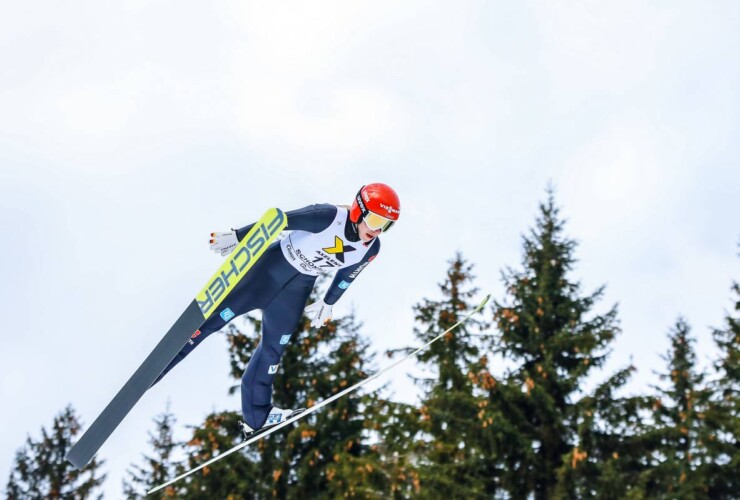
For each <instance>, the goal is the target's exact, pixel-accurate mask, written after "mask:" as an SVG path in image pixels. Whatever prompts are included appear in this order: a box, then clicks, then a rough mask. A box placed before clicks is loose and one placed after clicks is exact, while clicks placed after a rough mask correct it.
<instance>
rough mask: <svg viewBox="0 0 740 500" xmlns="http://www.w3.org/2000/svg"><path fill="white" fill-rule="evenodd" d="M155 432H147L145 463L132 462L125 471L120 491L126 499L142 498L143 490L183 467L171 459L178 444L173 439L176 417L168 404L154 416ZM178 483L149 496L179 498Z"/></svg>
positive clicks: (174, 473) (157, 483)
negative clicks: (147, 444)
mask: <svg viewBox="0 0 740 500" xmlns="http://www.w3.org/2000/svg"><path fill="white" fill-rule="evenodd" d="M154 425H155V429H156V430H155V432H154V433H153V434H152V433H150V434H149V444H150V445H151V447H152V452H153V454H152V455H144V456H143V458H144V465H143V466H142V465H132V466H131V469H129V471H128V479H127V480H124V483H123V494H124V495H125V496H126V498H129V499H131V498H143V497H144V496H146V492H147V491H149V490H150V489H152V488H154V487H155V486H158V485H160V484H162V483H164V482H167V481H169V480H170V479H172V478H173V477H175V476H177V475H179V474H181V473H182V472H183V471H184V467H183V465H182V464H181V463H179V462H177V461H175V460H174V457H173V453H176V452H177V451H178V449H179V447H180V445H181V444H180V443H177V442H175V441H174V440H173V436H172V434H173V427H174V425H175V416H174V415H173V414H172V413H171V412H170V410H169V405H168V406H167V409H166V410H165V412H164V413H162V414H161V415H159V416H157V417H156V418H155V419H154ZM179 488H181V485H178V484H174V485H172V486H169V487H167V488H165V489H163V490H161V491H158V492H156V493H153V494H151V495H149V496H148V498H154V499H159V498H178V497H179V496H180V490H179Z"/></svg>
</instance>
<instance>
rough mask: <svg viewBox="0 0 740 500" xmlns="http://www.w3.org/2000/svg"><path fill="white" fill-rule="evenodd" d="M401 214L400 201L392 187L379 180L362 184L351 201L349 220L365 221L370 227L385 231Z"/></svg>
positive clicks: (355, 221)
mask: <svg viewBox="0 0 740 500" xmlns="http://www.w3.org/2000/svg"><path fill="white" fill-rule="evenodd" d="M399 215H401V202H400V200H399V199H398V195H397V194H396V192H395V191H394V190H393V188H392V187H390V186H388V185H387V184H382V183H380V182H378V183H375V184H367V185H365V186H362V187H361V188H360V190H359V191H358V192H357V196H355V200H354V201H353V202H352V207H351V208H350V210H349V220H351V221H352V222H354V223H359V222H360V221H361V220H364V221H365V224H367V225H368V227H369V228H370V229H382V230H383V231H387V230H389V229H390V228H391V226H393V224H394V223H395V222H396V221H397V220H398V216H399Z"/></svg>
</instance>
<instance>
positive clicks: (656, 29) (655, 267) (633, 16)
mask: <svg viewBox="0 0 740 500" xmlns="http://www.w3.org/2000/svg"><path fill="white" fill-rule="evenodd" d="M571 3H572V2H571ZM563 4H564V2H532V1H520V2H513V1H462V2H461V1H457V2H439V1H432V0H406V1H404V2H393V1H382V0H380V1H379V0H374V1H372V2H369V1H354V2H322V1H314V2H289V1H285V2H251V1H229V2H222V1H215V2H192V1H181V0H178V1H174V0H168V1H152V0H146V1H143V0H134V1H127V2H82V1H79V0H70V1H67V2H50V1H29V2H4V3H3V4H2V6H0V231H1V234H2V243H3V244H2V245H0V272H1V275H2V280H1V284H0V308H1V311H2V317H3V318H4V333H3V335H2V339H3V345H2V348H0V364H1V366H2V370H0V400H2V401H3V411H2V412H0V481H1V482H2V484H3V485H4V484H5V483H6V481H7V477H8V476H7V474H8V472H9V470H10V468H11V465H12V460H13V456H14V453H15V451H16V450H17V449H18V448H20V447H21V446H22V445H23V442H24V439H25V437H26V435H27V434H28V433H30V434H31V435H32V436H34V437H35V438H37V437H38V435H39V429H40V428H41V427H42V426H46V427H48V426H49V425H50V424H51V421H52V418H53V416H54V415H55V414H56V413H57V412H58V411H60V410H61V409H62V408H63V407H64V406H65V405H67V404H69V403H71V404H72V405H73V406H74V407H75V409H76V410H77V411H78V413H79V415H80V416H81V418H82V420H83V421H84V422H85V423H86V424H90V423H91V422H92V421H93V420H94V418H95V417H96V416H97V414H98V413H99V412H100V411H101V410H102V408H103V407H104V406H105V404H107V402H108V401H109V400H110V399H111V397H112V396H113V395H114V394H115V393H116V391H117V390H118V389H119V388H120V387H121V385H122V384H123V383H124V382H125V381H126V379H127V378H128V377H129V376H130V375H131V373H132V372H133V371H134V370H135V369H136V367H138V365H139V363H141V361H142V360H143V359H144V357H145V356H146V355H147V354H148V353H149V351H150V350H151V349H152V347H153V346H154V345H155V344H156V343H157V341H158V340H159V339H160V338H161V336H162V335H163V334H164V333H165V332H166V330H167V329H168V328H169V326H170V325H171V324H172V322H173V321H174V320H175V319H176V318H177V317H178V316H179V314H180V312H181V311H182V310H183V309H184V307H185V306H186V305H187V304H188V303H189V302H190V301H191V300H192V297H193V296H194V295H195V293H196V292H197V291H198V290H199V289H200V288H201V287H202V286H203V285H204V283H205V281H206V280H207V279H208V277H209V276H210V275H211V274H212V273H213V271H215V269H216V268H217V267H218V265H219V264H220V262H221V259H220V257H218V256H216V255H215V254H212V253H210V252H209V251H208V246H207V239H208V233H209V232H211V231H214V230H223V229H228V228H230V227H236V226H242V225H245V224H247V223H250V222H252V221H254V220H255V219H256V218H257V217H258V216H259V215H260V214H261V213H262V212H263V211H264V210H265V209H266V208H267V207H271V206H277V207H280V208H283V209H285V210H289V209H293V208H298V207H302V206H305V205H307V204H310V203H315V202H329V203H349V202H351V200H352V197H353V195H354V194H355V192H356V191H357V189H358V187H359V186H360V185H362V184H364V183H368V182H374V181H382V182H386V183H388V184H390V185H392V186H394V187H395V188H396V190H397V191H398V193H399V195H400V197H401V200H402V213H401V218H400V223H399V224H398V225H397V226H396V227H395V228H394V229H393V231H392V232H390V233H388V234H387V235H386V236H384V237H383V251H382V252H381V255H380V257H379V258H378V259H377V260H375V261H374V262H373V264H372V266H370V268H368V269H367V270H366V271H365V272H364V273H363V274H362V276H361V277H360V278H359V279H358V280H357V281H356V282H355V284H353V286H352V287H351V289H350V290H348V292H347V293H346V294H345V297H344V298H343V299H342V300H341V301H340V303H339V305H338V306H337V307H336V311H337V313H338V314H342V313H346V312H348V311H349V310H350V308H351V307H353V306H354V307H355V309H356V312H357V314H358V316H359V318H360V319H361V320H363V321H364V322H365V327H364V330H363V333H364V334H365V335H367V336H368V337H369V338H370V339H371V340H372V344H373V346H374V347H375V348H376V349H377V350H378V351H382V350H383V349H386V348H390V347H399V346H405V345H409V344H411V343H412V342H413V337H412V328H413V314H412V309H411V308H412V306H413V305H414V304H415V303H417V302H418V301H420V300H421V299H422V298H437V297H439V294H438V289H437V283H438V282H440V281H441V279H442V278H443V274H444V272H445V269H446V267H447V261H448V260H449V259H451V258H452V257H453V255H454V253H455V252H456V251H457V250H461V251H462V252H463V253H464V255H465V256H466V257H467V258H468V259H470V261H471V262H472V263H474V264H475V266H476V268H475V271H476V274H477V276H478V280H477V285H478V286H479V287H480V288H481V295H482V294H483V292H484V291H491V292H493V293H494V297H496V298H498V299H501V298H502V297H503V296H502V287H501V283H500V278H499V276H500V270H501V269H502V268H504V267H506V266H515V267H516V266H518V265H519V259H520V254H521V235H522V234H523V233H525V232H526V231H527V229H528V228H529V227H530V226H531V225H532V223H533V222H534V217H535V216H536V214H537V204H538V202H539V201H541V200H543V199H544V197H545V188H546V186H547V184H548V182H549V181H551V182H552V183H553V184H554V185H555V187H556V190H557V195H556V196H557V198H556V199H557V202H558V204H559V205H561V206H562V214H563V216H564V217H565V218H567V219H568V224H567V226H566V231H567V234H568V235H569V236H571V237H573V238H575V239H577V240H578V241H579V242H580V246H579V247H578V250H577V253H576V257H577V258H578V259H579V263H578V267H577V269H576V270H575V272H574V274H573V278H574V279H578V280H581V282H582V284H583V287H584V292H588V291H590V290H593V289H594V288H596V287H598V286H600V285H602V284H606V285H607V289H606V295H605V299H604V301H603V302H602V303H601V304H600V305H599V310H600V311H604V310H606V309H607V308H608V307H609V306H611V305H612V304H614V303H619V308H620V315H619V316H620V319H621V324H622V328H623V333H622V334H621V336H620V337H619V338H618V339H617V341H616V342H615V345H614V353H613V355H612V357H611V361H610V365H609V367H610V369H611V368H616V367H619V366H623V365H625V364H626V363H628V362H629V360H630V358H631V357H632V359H633V360H634V362H635V364H636V365H637V367H638V369H639V372H638V373H637V374H636V376H635V382H634V383H633V387H634V388H635V389H636V390H637V389H639V388H645V387H646V386H647V385H648V384H650V383H654V382H655V381H656V379H655V377H654V376H653V374H652V371H651V370H653V369H658V368H660V367H661V366H662V361H661V360H660V357H659V356H660V354H661V353H663V352H665V350H666V349H667V347H668V344H667V340H666V332H667V331H668V329H669V328H670V327H671V325H672V324H673V323H674V322H675V320H676V318H677V317H678V316H679V315H683V316H685V317H686V319H687V320H688V321H689V322H690V324H691V325H692V326H693V327H694V330H693V331H694V334H695V335H696V336H697V337H698V339H699V340H698V350H699V354H700V359H701V361H702V362H705V361H706V360H707V359H708V357H709V356H710V355H711V353H712V349H713V348H712V343H711V338H710V334H709V332H710V327H711V326H719V325H720V324H721V323H722V319H723V316H724V314H725V312H726V311H727V310H728V309H729V308H730V307H731V305H732V302H731V295H730V290H729V289H730V285H731V283H732V281H733V280H737V279H740V272H739V271H740V266H739V263H740V262H739V260H740V259H738V257H737V253H738V246H737V245H738V241H740V222H738V220H739V218H738V213H740V188H739V187H738V186H740V168H739V167H738V164H739V162H738V158H740V141H739V140H738V138H739V137H740V98H739V97H738V90H737V89H739V88H740V60H739V59H740V56H739V55H738V54H740V32H739V31H738V29H737V27H738V26H740V4H738V3H737V2H733V1H725V2H722V1H718V2H686V1H670V2H668V1H652V2H647V1H644V0H641V1H621V2H610V3H609V4H608V5H606V4H605V2H578V6H566V7H564V6H562V5H563ZM486 314H487V316H488V317H489V318H490V310H488V311H487V312H486ZM380 362H381V363H383V362H385V361H384V360H382V359H381V360H380ZM405 370H406V368H405V367H401V368H399V371H398V372H397V373H396V374H395V375H394V376H393V377H392V378H394V379H395V382H394V384H393V386H392V387H393V389H394V390H395V391H396V394H414V392H413V390H412V389H411V388H408V387H407V385H408V381H407V379H406V377H405V376H404V373H403V372H404V371H405ZM228 383H229V380H228V357H227V354H226V344H225V341H224V338H223V336H213V337H211V338H209V339H208V341H207V342H205V343H204V344H203V345H202V346H201V347H200V348H199V349H198V350H197V351H196V352H195V354H193V355H192V356H190V357H189V358H188V360H187V361H186V362H185V363H183V364H182V365H181V366H179V367H178V369H176V370H175V371H173V372H172V374H170V376H168V378H167V379H166V380H165V381H164V382H163V383H162V384H159V385H158V386H157V387H156V388H155V389H154V390H153V391H151V392H150V393H147V394H146V395H145V396H144V398H143V399H142V401H141V402H140V403H139V404H138V405H137V407H136V408H135V409H134V410H133V411H132V412H131V414H130V415H129V417H128V418H127V419H126V421H125V422H124V423H123V424H122V425H121V426H120V427H119V429H118V430H117V432H116V433H115V434H114V435H113V436H112V437H111V439H110V440H109V441H108V442H107V443H106V444H105V446H104V447H103V449H102V451H101V453H100V456H101V457H102V458H104V459H106V460H107V465H106V470H107V472H108V474H109V479H108V481H107V486H106V492H107V493H108V496H109V497H111V498H115V497H116V496H117V495H119V494H120V491H121V488H120V481H121V478H122V477H123V476H124V471H125V469H126V467H127V466H128V464H130V463H132V462H134V461H137V460H139V458H140V455H141V453H143V452H145V451H147V446H146V441H147V432H148V431H150V430H151V429H152V424H151V419H152V418H153V417H154V416H156V415H157V414H158V413H160V412H161V411H162V410H164V408H165V404H166V401H167V400H168V399H170V400H171V408H172V410H173V411H174V413H175V414H176V416H177V418H178V423H179V424H181V425H182V426H184V425H186V424H187V425H194V424H197V423H198V422H201V421H202V419H203V417H204V416H205V415H206V414H207V413H208V412H210V411H212V410H214V409H216V410H221V409H226V408H230V409H233V410H237V409H238V408H239V401H238V399H237V398H236V397H227V396H226V390H227V385H228ZM186 435H187V432H186V431H185V430H184V428H182V429H181V430H179V431H178V436H179V437H185V436H186Z"/></svg>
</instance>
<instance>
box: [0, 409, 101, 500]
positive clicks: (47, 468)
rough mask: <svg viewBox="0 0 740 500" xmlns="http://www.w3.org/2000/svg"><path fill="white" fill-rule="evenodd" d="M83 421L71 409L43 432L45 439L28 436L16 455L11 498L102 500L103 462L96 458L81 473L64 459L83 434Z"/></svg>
mask: <svg viewBox="0 0 740 500" xmlns="http://www.w3.org/2000/svg"><path fill="white" fill-rule="evenodd" d="M80 427H81V425H80V422H79V420H78V419H77V416H76V415H75V412H74V410H73V409H72V407H71V406H67V407H66V408H65V409H64V410H63V411H62V412H61V413H59V414H58V415H57V416H56V417H54V422H53V423H52V426H51V430H50V431H47V430H46V429H43V428H42V429H41V439H40V440H39V441H35V440H33V439H31V437H28V438H27V439H26V445H25V446H24V447H23V448H22V449H21V450H19V451H18V452H17V453H16V456H15V463H14V468H13V470H12V471H11V472H10V478H9V479H8V484H7V486H6V494H7V498H8V499H61V498H64V499H67V498H73V499H83V498H102V494H100V493H99V490H100V486H101V484H102V483H103V481H104V480H105V474H100V468H101V466H102V465H103V461H102V460H99V459H98V458H93V459H92V461H91V462H90V463H89V464H88V465H87V467H85V468H84V469H83V470H82V471H78V470H77V469H75V468H74V466H73V465H72V464H70V463H69V462H67V461H66V460H65V459H64V457H65V455H66V454H67V452H68V451H69V449H70V448H71V447H72V444H73V441H74V438H75V436H77V434H78V433H79V432H80Z"/></svg>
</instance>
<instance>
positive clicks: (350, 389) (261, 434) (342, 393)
mask: <svg viewBox="0 0 740 500" xmlns="http://www.w3.org/2000/svg"><path fill="white" fill-rule="evenodd" d="M490 298H491V295H490V294H488V295H486V296H485V298H484V299H483V300H482V301H481V303H480V304H478V306H477V307H476V308H475V309H473V310H472V311H471V312H469V313H468V314H467V316H465V317H464V318H463V319H461V320H460V321H458V322H457V323H455V324H454V325H452V326H451V327H449V328H448V329H447V330H445V331H444V332H442V333H440V334H439V335H437V336H436V337H434V338H433V339H432V340H430V341H429V342H427V343H426V344H424V345H423V346H421V347H419V348H418V349H416V350H415V351H413V352H411V353H409V354H407V355H406V356H404V357H403V358H401V359H399V360H398V361H396V362H395V363H392V364H390V365H388V366H386V367H385V368H383V369H382V370H380V371H378V372H376V373H374V374H373V375H370V376H369V377H368V378H366V379H364V380H362V381H360V382H358V383H356V384H355V385H353V386H351V387H348V388H346V389H344V390H343V391H340V392H338V393H336V394H335V395H333V396H331V397H329V398H326V399H324V400H322V401H320V402H319V403H317V404H316V405H314V406H312V407H310V408H307V409H305V410H304V411H303V412H301V413H299V414H298V415H294V416H291V417H290V418H288V419H286V420H284V421H283V422H281V423H279V424H277V425H274V426H271V427H269V428H268V429H265V430H264V432H259V433H258V434H257V435H252V436H250V437H249V438H248V439H246V440H245V441H244V442H242V443H239V444H238V445H236V446H234V447H232V448H229V449H228V450H226V451H225V452H223V453H221V454H220V455H218V456H216V457H213V458H212V459H210V460H208V461H207V462H204V463H202V464H200V465H199V466H197V467H194V468H193V469H190V470H189V471H187V472H185V473H183V474H181V475H179V476H177V477H176V478H174V479H171V480H169V481H167V482H166V483H163V484H160V485H159V486H157V487H155V488H152V489H151V490H149V491H147V495H150V494H152V493H154V492H157V491H159V490H161V489H163V488H166V487H167V486H170V485H171V484H174V483H176V482H177V481H179V480H181V479H184V478H186V477H188V476H189V475H191V474H193V473H195V472H198V471H199V470H201V469H203V468H204V467H208V466H209V465H211V464H212V463H214V462H217V461H218V460H221V459H222V458H225V457H227V456H229V455H231V454H232V453H234V452H236V451H239V450H241V449H242V448H244V447H246V446H248V445H250V444H252V443H254V442H255V441H257V440H259V439H262V438H264V437H267V436H269V435H270V434H272V433H273V432H275V431H277V430H279V429H282V428H283V427H285V426H286V425H290V424H292V423H293V422H295V421H297V420H299V419H301V418H304V417H307V416H308V415H310V414H311V413H313V412H315V411H317V410H318V409H319V408H323V407H324V406H326V405H328V404H329V403H331V402H333V401H336V400H337V399H339V398H341V397H342V396H345V395H347V394H349V393H350V392H353V391H355V390H357V389H359V388H360V387H362V386H363V385H365V384H367V383H368V382H370V381H371V380H374V379H376V378H378V377H380V376H381V375H383V374H384V373H386V372H388V371H390V370H392V369H393V368H395V367H396V366H398V365H400V364H401V363H403V362H404V361H406V360H407V359H409V358H412V357H414V356H416V355H417V354H419V353H420V352H421V351H423V350H424V349H426V348H427V347H429V346H430V345H432V344H433V343H434V342H436V341H438V340H439V339H441V338H442V337H443V336H444V335H445V334H447V333H449V332H451V331H452V330H454V329H455V328H457V327H458V326H460V325H462V324H463V323H465V322H466V321H467V320H468V319H470V317H471V316H473V315H474V314H476V313H478V312H479V311H480V310H481V309H483V307H485V305H486V303H488V300H489V299H490Z"/></svg>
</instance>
